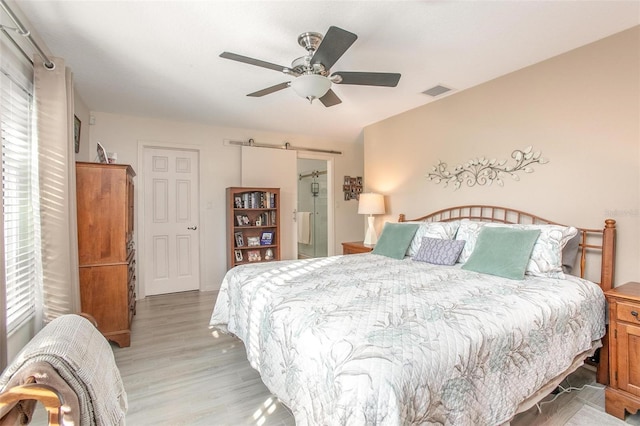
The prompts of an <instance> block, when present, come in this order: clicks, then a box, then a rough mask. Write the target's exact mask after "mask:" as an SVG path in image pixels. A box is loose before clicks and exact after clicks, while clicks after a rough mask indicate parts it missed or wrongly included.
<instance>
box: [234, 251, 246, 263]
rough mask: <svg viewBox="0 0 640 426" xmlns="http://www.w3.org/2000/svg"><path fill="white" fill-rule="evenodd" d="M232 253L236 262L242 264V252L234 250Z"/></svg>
mask: <svg viewBox="0 0 640 426" xmlns="http://www.w3.org/2000/svg"><path fill="white" fill-rule="evenodd" d="M233 252H234V254H235V256H236V262H242V261H243V260H244V259H243V258H242V250H234V251H233Z"/></svg>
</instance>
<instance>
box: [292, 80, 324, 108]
mask: <svg viewBox="0 0 640 426" xmlns="http://www.w3.org/2000/svg"><path fill="white" fill-rule="evenodd" d="M291 88H293V90H294V91H295V92H296V93H297V94H298V95H299V96H302V97H303V98H306V99H309V102H310V103H311V102H313V100H314V99H318V98H321V97H323V96H324V95H325V94H326V93H327V92H328V91H329V89H330V88H331V80H329V79H328V78H327V77H325V76H322V75H318V74H304V75H301V76H300V77H298V78H296V79H294V80H293V81H292V82H291Z"/></svg>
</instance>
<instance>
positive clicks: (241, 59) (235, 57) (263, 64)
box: [220, 52, 287, 72]
mask: <svg viewBox="0 0 640 426" xmlns="http://www.w3.org/2000/svg"><path fill="white" fill-rule="evenodd" d="M220 57H221V58H225V59H231V60H232V61H238V62H244V63H245V64H249V65H255V66H258V67H263V68H269V69H270V70H274V71H280V72H284V70H285V69H286V68H287V67H283V66H282V65H277V64H272V63H271V62H266V61H261V60H260V59H254V58H249V57H248V56H242V55H238V54H236V53H231V52H222V53H221V54H220Z"/></svg>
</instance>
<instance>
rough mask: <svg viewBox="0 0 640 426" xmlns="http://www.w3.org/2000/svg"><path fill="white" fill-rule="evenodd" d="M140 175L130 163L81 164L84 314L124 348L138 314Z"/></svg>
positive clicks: (79, 194)
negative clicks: (135, 180) (136, 187)
mask: <svg viewBox="0 0 640 426" xmlns="http://www.w3.org/2000/svg"><path fill="white" fill-rule="evenodd" d="M134 176H135V172H134V171H133V169H132V168H131V166H129V165H126V164H101V163H81V162H79V163H76V186H77V208H78V255H79V264H80V299H81V303H82V311H83V312H86V313H89V314H91V315H93V316H94V317H95V319H96V321H97V322H98V329H99V330H100V332H102V334H103V335H104V336H105V337H106V338H107V339H109V340H111V341H114V342H115V343H117V344H118V345H119V346H120V347H124V346H129V345H130V339H131V321H132V319H133V316H134V315H135V310H136V295H135V283H136V269H135V264H136V263H135V262H136V261H135V250H134V246H133V222H134V202H133V190H134V186H133V177H134Z"/></svg>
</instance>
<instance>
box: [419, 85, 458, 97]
mask: <svg viewBox="0 0 640 426" xmlns="http://www.w3.org/2000/svg"><path fill="white" fill-rule="evenodd" d="M451 90H453V89H450V88H448V87H445V86H442V85H440V84H438V85H437V86H433V87H432V88H431V89H427V90H425V91H424V92H422V93H424V94H425V95H429V96H433V97H434V98H435V97H436V96H440V95H442V94H443V93H447V92H449V91H451Z"/></svg>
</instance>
